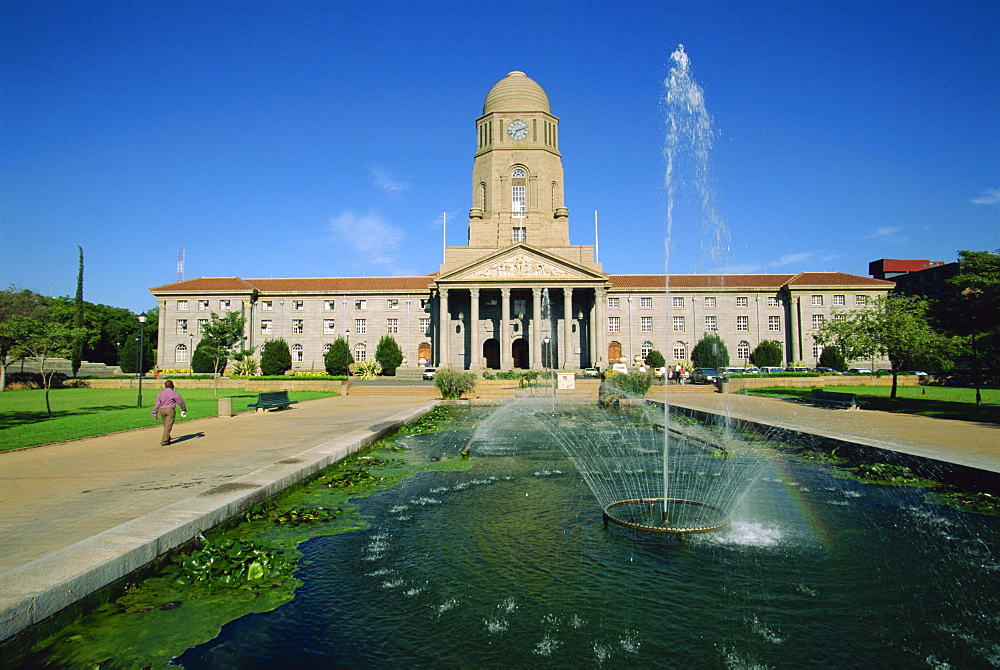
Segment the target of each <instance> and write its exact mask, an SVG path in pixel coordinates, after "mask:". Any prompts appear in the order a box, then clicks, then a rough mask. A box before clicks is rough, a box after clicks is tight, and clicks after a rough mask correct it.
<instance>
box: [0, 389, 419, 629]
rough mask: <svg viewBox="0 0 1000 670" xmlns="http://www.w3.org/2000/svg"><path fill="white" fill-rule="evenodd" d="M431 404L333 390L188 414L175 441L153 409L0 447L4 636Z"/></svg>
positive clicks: (176, 431)
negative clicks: (292, 400) (131, 422)
mask: <svg viewBox="0 0 1000 670" xmlns="http://www.w3.org/2000/svg"><path fill="white" fill-rule="evenodd" d="M434 404H435V403H434V402H433V401H428V399H427V398H426V397H419V396H418V397H414V396H412V395H378V396H340V397H329V398H322V399H319V400H311V401H308V402H302V403H297V404H295V405H292V406H291V407H290V408H289V409H287V410H283V411H277V412H275V411H272V412H266V413H244V414H238V415H236V416H234V417H232V418H219V417H213V418H205V419H194V420H189V421H183V420H182V421H181V422H179V423H177V424H175V425H174V430H173V438H174V442H173V444H171V445H170V446H166V447H163V446H160V444H159V436H160V432H161V427H160V426H159V425H158V424H154V423H153V421H152V419H151V420H150V427H149V428H146V429H140V430H134V431H129V432H125V433H116V434H112V435H104V436H99V437H92V438H85V439H82V440H76V441H72V442H63V443H60V444H53V445H47V446H43V447H37V448H33V449H23V450H19V451H13V452H2V453H0V640H3V639H4V638H6V637H8V636H9V635H12V634H14V633H16V632H17V631H18V630H20V629H21V628H23V627H24V625H30V624H31V623H35V622H37V621H40V620H41V619H43V618H44V617H45V616H48V615H50V614H52V613H53V612H55V611H58V609H61V607H62V606H65V605H67V604H71V603H72V602H73V601H75V600H76V599H78V598H80V597H82V596H84V595H87V593H90V592H92V591H93V590H96V589H98V588H100V587H101V586H104V585H105V584H108V583H110V582H111V581H114V579H117V578H118V577H120V576H124V574H128V572H129V571H131V570H133V569H135V568H137V567H140V566H141V565H143V564H144V563H146V562H148V561H149V560H152V559H153V558H155V557H156V556H157V555H159V554H161V553H163V552H164V551H167V550H169V548H170V547H172V546H177V545H178V544H182V543H183V542H186V541H188V540H190V539H192V538H193V537H194V536H195V535H196V534H197V533H198V532H201V531H202V530H204V529H206V528H211V527H212V526H214V525H216V524H217V523H220V522H221V521H223V520H225V519H226V518H229V517H231V516H233V515H234V514H237V513H239V512H240V511H241V510H242V509H243V508H245V507H248V506H249V505H250V504H253V503H255V502H257V501H258V500H260V499H263V498H265V497H268V496H270V495H273V494H274V493H276V492H278V491H280V490H282V489H283V488H285V487H287V486H289V485H291V484H292V483H294V482H295V481H298V480H299V479H302V478H304V477H307V476H309V475H310V473H312V472H318V471H319V470H321V469H322V468H323V467H326V465H328V464H330V463H332V462H335V461H337V460H339V459H341V458H344V457H345V456H348V455H349V454H350V453H353V452H354V451H356V450H357V449H359V448H361V447H363V446H365V445H366V444H368V443H370V442H372V441H375V440H376V439H379V438H380V437H382V436H383V435H384V434H385V433H387V432H391V431H392V430H395V429H396V428H398V427H399V426H400V425H402V422H404V421H406V420H408V419H410V418H413V417H414V416H416V415H418V414H421V413H424V412H426V411H429V410H430V409H431V408H433V406H434ZM248 503H249V504H248Z"/></svg>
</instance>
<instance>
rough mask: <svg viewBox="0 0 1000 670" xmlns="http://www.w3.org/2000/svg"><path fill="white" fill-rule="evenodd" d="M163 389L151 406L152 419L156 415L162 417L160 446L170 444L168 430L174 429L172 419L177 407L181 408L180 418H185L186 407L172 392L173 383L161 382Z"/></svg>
mask: <svg viewBox="0 0 1000 670" xmlns="http://www.w3.org/2000/svg"><path fill="white" fill-rule="evenodd" d="M163 386H164V389H163V390H162V391H160V392H159V394H157V396H156V403H155V404H154V405H153V418H154V419H155V418H156V415H157V413H159V414H160V415H161V416H162V417H163V435H162V436H160V446H163V447H165V446H167V445H168V444H170V430H171V429H172V428H173V427H174V417H175V416H176V414H177V405H180V406H181V416H182V417H185V416H187V405H185V404H184V398H182V397H181V394H180V393H178V392H177V391H175V390H174V383H173V382H172V381H170V380H169V379H168V380H167V381H165V382H163Z"/></svg>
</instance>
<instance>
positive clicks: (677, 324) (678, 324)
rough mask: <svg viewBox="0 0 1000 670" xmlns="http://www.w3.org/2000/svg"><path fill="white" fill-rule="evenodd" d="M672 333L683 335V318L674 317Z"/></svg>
mask: <svg viewBox="0 0 1000 670" xmlns="http://www.w3.org/2000/svg"><path fill="white" fill-rule="evenodd" d="M674 332H675V333H683V332H684V317H683V316H675V317H674Z"/></svg>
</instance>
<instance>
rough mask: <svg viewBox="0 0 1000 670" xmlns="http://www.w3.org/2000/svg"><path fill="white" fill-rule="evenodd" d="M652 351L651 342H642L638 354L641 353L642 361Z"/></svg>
mask: <svg viewBox="0 0 1000 670" xmlns="http://www.w3.org/2000/svg"><path fill="white" fill-rule="evenodd" d="M652 350H653V343H652V342H643V343H642V348H641V349H640V352H641V353H642V360H644V361H645V360H646V356H649V352H650V351H652Z"/></svg>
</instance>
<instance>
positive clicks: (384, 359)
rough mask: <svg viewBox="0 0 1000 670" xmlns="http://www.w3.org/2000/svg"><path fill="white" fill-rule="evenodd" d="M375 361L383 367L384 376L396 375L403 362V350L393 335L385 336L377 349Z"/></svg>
mask: <svg viewBox="0 0 1000 670" xmlns="http://www.w3.org/2000/svg"><path fill="white" fill-rule="evenodd" d="M375 360H376V361H377V362H378V364H379V365H381V366H382V374H383V375H386V376H387V377H393V376H395V375H396V368H398V367H399V366H400V364H401V363H402V362H403V350H402V349H400V348H399V344H397V343H396V338H394V337H393V336H392V335H383V336H382V338H381V339H380V340H379V341H378V345H377V346H376V347H375Z"/></svg>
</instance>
